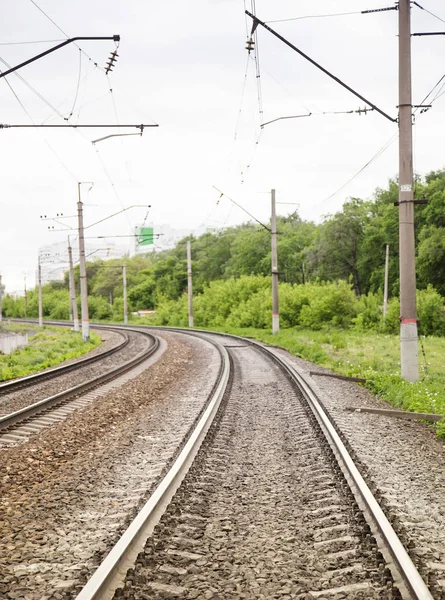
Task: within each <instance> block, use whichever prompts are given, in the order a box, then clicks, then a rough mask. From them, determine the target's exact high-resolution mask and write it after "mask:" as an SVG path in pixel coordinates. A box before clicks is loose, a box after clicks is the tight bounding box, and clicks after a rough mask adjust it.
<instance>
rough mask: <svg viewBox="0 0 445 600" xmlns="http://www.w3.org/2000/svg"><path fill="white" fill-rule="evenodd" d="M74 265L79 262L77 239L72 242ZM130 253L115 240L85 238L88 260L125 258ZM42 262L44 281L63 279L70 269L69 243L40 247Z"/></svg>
mask: <svg viewBox="0 0 445 600" xmlns="http://www.w3.org/2000/svg"><path fill="white" fill-rule="evenodd" d="M71 247H72V252H73V263H74V265H76V264H78V262H79V246H78V243H77V239H76V241H75V242H72V244H71ZM127 254H128V248H125V247H124V246H119V245H117V244H116V243H115V242H114V241H112V240H111V241H110V240H104V242H102V243H100V242H91V241H90V240H85V256H86V259H87V261H91V260H95V259H102V260H109V259H112V258H123V257H124V256H126V255H127ZM39 256H40V263H41V267H42V283H49V282H50V281H63V278H64V274H65V272H66V271H67V270H68V266H69V264H68V245H67V242H56V243H54V244H49V245H47V246H42V247H41V248H39Z"/></svg>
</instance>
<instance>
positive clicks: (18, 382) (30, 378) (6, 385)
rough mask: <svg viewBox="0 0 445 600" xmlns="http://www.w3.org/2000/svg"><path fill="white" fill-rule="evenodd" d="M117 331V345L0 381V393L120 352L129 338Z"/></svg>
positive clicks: (62, 373) (73, 369) (8, 391)
mask: <svg viewBox="0 0 445 600" xmlns="http://www.w3.org/2000/svg"><path fill="white" fill-rule="evenodd" d="M22 322H23V321H22ZM30 322H31V321H30ZM118 333H119V335H121V336H122V338H123V341H122V342H121V343H120V344H118V345H117V346H114V347H113V348H109V349H108V350H104V351H103V352H100V353H98V354H95V355H93V356H86V357H85V358H81V359H79V360H76V361H75V362H72V363H70V364H67V365H61V366H58V367H53V368H50V369H45V370H44V371H40V372H39V373H33V374H32V375H26V376H25V377H19V378H17V379H11V380H9V381H5V382H2V383H0V395H1V394H7V393H10V392H13V391H14V392H15V391H16V390H19V389H20V388H23V387H28V386H30V385H34V384H35V383H40V382H41V381H46V380H48V379H53V378H54V377H59V375H65V373H70V372H71V371H76V370H77V369H81V368H82V367H85V366H86V365H91V364H93V363H95V362H97V361H99V360H103V359H104V358H107V357H108V356H112V355H113V354H116V353H117V352H120V351H121V350H123V349H124V348H125V346H127V345H128V343H129V341H130V339H129V337H128V334H127V333H126V332H125V331H119V332H118Z"/></svg>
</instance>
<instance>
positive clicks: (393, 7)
mask: <svg viewBox="0 0 445 600" xmlns="http://www.w3.org/2000/svg"><path fill="white" fill-rule="evenodd" d="M388 10H397V6H389V7H387V8H371V9H369V10H354V11H350V12H340V13H327V14H321V15H303V16H301V17H291V18H289V19H275V20H273V21H269V20H267V21H265V23H285V22H287V21H302V20H303V19H326V18H330V17H346V16H349V15H366V14H369V13H375V12H386V11H388Z"/></svg>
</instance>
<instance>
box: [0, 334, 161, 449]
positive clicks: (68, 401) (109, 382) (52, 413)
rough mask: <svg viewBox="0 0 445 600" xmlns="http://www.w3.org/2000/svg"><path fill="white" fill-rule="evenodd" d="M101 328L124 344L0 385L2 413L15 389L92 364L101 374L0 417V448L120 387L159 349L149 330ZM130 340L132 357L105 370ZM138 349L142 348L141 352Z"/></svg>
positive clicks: (22, 439)
mask: <svg viewBox="0 0 445 600" xmlns="http://www.w3.org/2000/svg"><path fill="white" fill-rule="evenodd" d="M103 328H104V329H111V330H115V331H119V335H121V336H122V337H123V341H122V342H121V343H120V344H119V345H117V346H116V347H114V348H111V349H109V350H107V351H105V352H102V353H100V354H97V355H95V356H91V357H87V358H84V359H82V360H80V361H78V362H76V363H72V364H69V365H63V366H61V367H57V368H55V369H49V370H48V371H43V372H42V373H37V374H35V375H31V376H29V377H25V378H21V379H19V380H16V381H10V382H7V383H5V384H3V385H1V386H0V403H2V408H3V410H4V406H5V403H6V404H7V402H8V401H9V403H11V400H10V396H11V394H12V395H13V398H14V394H16V392H17V391H18V390H23V388H32V386H40V384H41V383H42V382H44V383H45V385H46V384H47V382H48V381H50V380H53V379H57V380H59V379H62V380H63V378H64V377H65V376H66V375H67V373H72V372H73V371H74V372H79V369H81V368H85V367H87V366H90V365H92V364H93V365H94V368H95V369H97V370H99V371H100V370H102V371H104V372H103V373H102V374H100V375H96V376H94V377H88V378H87V380H86V381H83V382H81V383H77V384H76V385H72V386H70V387H68V388H67V389H63V390H62V391H60V392H57V393H55V394H52V395H50V396H46V397H43V398H42V399H40V400H38V401H36V402H31V403H27V404H26V405H25V406H23V407H21V408H19V409H18V410H14V411H12V412H10V413H8V414H4V415H3V416H0V447H2V446H3V447H5V446H12V445H17V444H20V443H23V442H25V441H27V440H28V438H29V437H30V436H31V435H33V434H35V433H38V432H39V431H41V430H42V429H45V428H47V427H49V426H51V425H53V424H55V423H57V422H60V421H62V420H64V419H65V418H66V417H67V416H68V415H69V414H71V413H72V412H73V411H75V410H77V409H79V408H84V407H85V406H87V405H88V404H89V403H90V402H92V401H93V400H95V399H96V398H97V397H99V396H101V395H104V394H106V393H108V392H109V391H110V390H111V389H113V388H114V387H117V386H120V385H122V384H123V383H124V382H125V381H126V380H128V379H129V378H131V377H133V376H134V370H135V369H136V368H137V367H138V366H139V365H141V363H144V362H145V361H146V360H147V359H149V358H150V357H151V356H152V355H153V354H154V353H155V352H156V351H157V350H158V349H159V339H158V338H157V337H156V336H154V335H153V334H151V333H149V332H148V331H145V332H143V331H140V330H138V331H136V330H134V329H133V330H132V329H127V330H119V329H116V327H103ZM132 337H133V338H135V337H136V338H137V340H134V339H133V340H132V339H131V338H132ZM141 340H142V341H141ZM131 341H132V343H133V345H134V346H135V347H136V350H135V351H133V352H132V354H133V355H132V357H131V358H129V359H127V360H125V361H124V362H121V363H118V364H117V365H115V366H113V367H111V368H109V367H108V368H106V369H105V368H104V366H103V365H104V362H103V361H104V360H105V359H108V358H109V357H113V360H115V359H116V358H117V356H118V354H119V352H123V351H124V349H126V350H127V351H128V348H129V344H130V342H131ZM147 342H148V343H147ZM140 346H142V348H143V349H142V351H141V350H140ZM98 365H101V366H98ZM140 370H141V369H139V371H140ZM77 376H78V375H76V377H77ZM58 385H60V384H58Z"/></svg>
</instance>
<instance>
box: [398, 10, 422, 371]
mask: <svg viewBox="0 0 445 600" xmlns="http://www.w3.org/2000/svg"><path fill="white" fill-rule="evenodd" d="M412 118H413V116H412V90H411V2H410V0H400V1H399V244H400V363H401V371H402V377H403V378H404V379H406V380H407V381H417V380H418V379H419V365H418V348H417V311H416V267H415V245H414V193H413V183H414V173H413V123H412Z"/></svg>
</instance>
